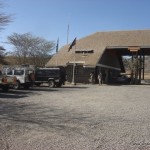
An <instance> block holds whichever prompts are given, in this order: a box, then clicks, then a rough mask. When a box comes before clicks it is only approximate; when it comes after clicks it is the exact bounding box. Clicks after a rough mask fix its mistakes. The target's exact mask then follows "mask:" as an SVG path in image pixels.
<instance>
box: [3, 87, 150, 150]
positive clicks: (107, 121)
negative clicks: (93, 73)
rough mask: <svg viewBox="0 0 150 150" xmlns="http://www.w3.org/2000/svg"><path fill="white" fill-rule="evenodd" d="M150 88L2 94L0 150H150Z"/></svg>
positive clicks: (46, 88)
mask: <svg viewBox="0 0 150 150" xmlns="http://www.w3.org/2000/svg"><path fill="white" fill-rule="evenodd" d="M149 92H150V86H149V85H138V86H137V85H123V86H107V85H102V86H98V85H76V86H71V85H66V86H64V87H62V88H53V89H49V88H48V87H36V88H33V89H31V90H27V91H25V90H20V91H14V90H10V91H9V92H8V93H2V92H1V91H0V150H150V94H149Z"/></svg>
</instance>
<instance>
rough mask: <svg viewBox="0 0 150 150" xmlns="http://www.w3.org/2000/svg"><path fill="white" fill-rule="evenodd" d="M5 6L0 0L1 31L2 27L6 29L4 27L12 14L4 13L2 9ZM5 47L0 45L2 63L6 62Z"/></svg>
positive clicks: (0, 61) (0, 60)
mask: <svg viewBox="0 0 150 150" xmlns="http://www.w3.org/2000/svg"><path fill="white" fill-rule="evenodd" d="M2 8H3V4H2V2H0V31H1V30H2V29H4V27H5V26H6V25H7V24H8V23H9V22H11V19H12V18H11V16H10V15H6V14H5V13H3V12H2V11H1V9H2ZM4 50H5V49H4V48H3V47H2V46H0V63H1V64H6V62H5V60H4V56H5V53H4Z"/></svg>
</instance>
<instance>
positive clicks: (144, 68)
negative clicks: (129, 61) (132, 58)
mask: <svg viewBox="0 0 150 150" xmlns="http://www.w3.org/2000/svg"><path fill="white" fill-rule="evenodd" d="M144 72H145V56H144V54H143V80H144Z"/></svg>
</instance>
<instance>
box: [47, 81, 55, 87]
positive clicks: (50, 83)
mask: <svg viewBox="0 0 150 150" xmlns="http://www.w3.org/2000/svg"><path fill="white" fill-rule="evenodd" d="M48 85H49V87H50V88H53V87H55V82H54V81H53V80H50V81H49V82H48Z"/></svg>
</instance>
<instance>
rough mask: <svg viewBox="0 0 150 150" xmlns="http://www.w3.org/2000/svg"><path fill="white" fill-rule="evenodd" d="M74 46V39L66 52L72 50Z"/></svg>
mask: <svg viewBox="0 0 150 150" xmlns="http://www.w3.org/2000/svg"><path fill="white" fill-rule="evenodd" d="M74 45H76V38H75V39H74V40H73V42H72V43H71V45H70V46H69V48H68V52H69V51H70V50H71V49H72V47H73V46H74Z"/></svg>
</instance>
